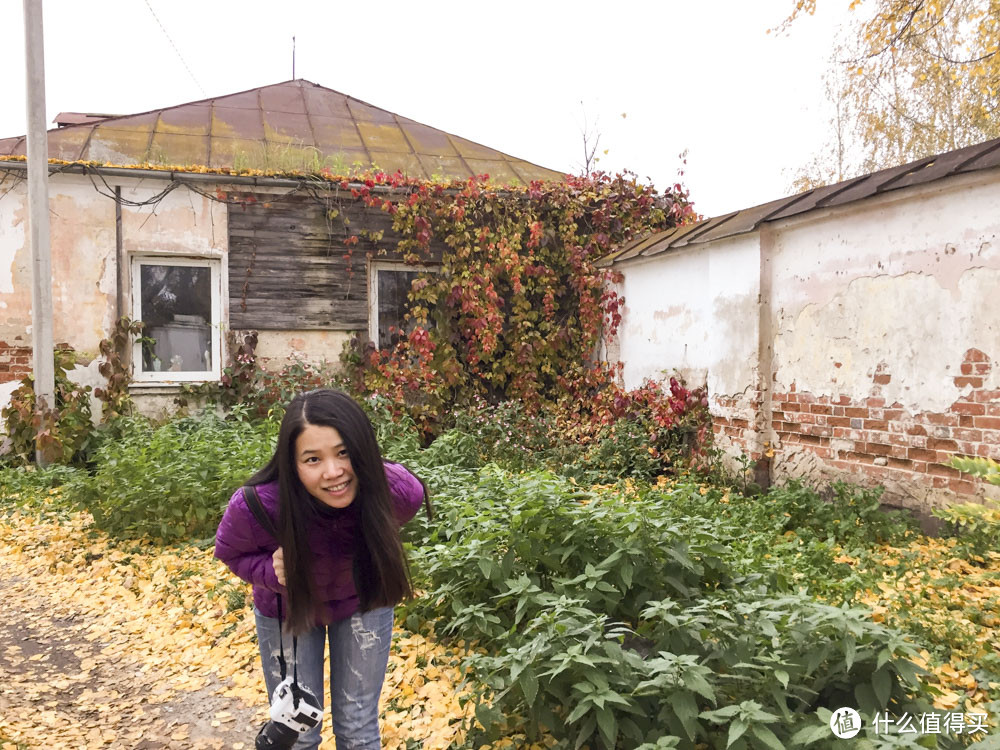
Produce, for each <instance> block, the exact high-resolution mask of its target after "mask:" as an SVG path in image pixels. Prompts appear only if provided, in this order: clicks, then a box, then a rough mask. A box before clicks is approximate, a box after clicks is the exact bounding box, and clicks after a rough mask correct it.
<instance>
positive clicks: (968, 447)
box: [955, 440, 979, 456]
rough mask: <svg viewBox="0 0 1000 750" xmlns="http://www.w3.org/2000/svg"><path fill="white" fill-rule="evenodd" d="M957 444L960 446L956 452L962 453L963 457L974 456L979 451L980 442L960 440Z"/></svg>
mask: <svg viewBox="0 0 1000 750" xmlns="http://www.w3.org/2000/svg"><path fill="white" fill-rule="evenodd" d="M956 444H957V445H958V450H956V451H955V452H956V453H961V454H962V455H963V456H974V455H976V451H977V450H979V443H978V442H975V443H970V442H967V441H965V440H958V441H956Z"/></svg>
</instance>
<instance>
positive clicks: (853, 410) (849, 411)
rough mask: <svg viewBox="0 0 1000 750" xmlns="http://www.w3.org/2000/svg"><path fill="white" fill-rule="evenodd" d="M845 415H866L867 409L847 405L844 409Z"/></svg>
mask: <svg viewBox="0 0 1000 750" xmlns="http://www.w3.org/2000/svg"><path fill="white" fill-rule="evenodd" d="M844 416H845V417H867V416H868V409H865V408H862V407H858V406H848V407H846V408H845V409H844Z"/></svg>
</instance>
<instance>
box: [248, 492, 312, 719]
mask: <svg viewBox="0 0 1000 750" xmlns="http://www.w3.org/2000/svg"><path fill="white" fill-rule="evenodd" d="M243 499H244V500H246V503H247V507H248V508H249V509H250V512H251V513H253V515H254V518H256V519H257V523H259V524H260V525H261V528H263V529H264V531H266V532H267V533H268V534H270V535H271V536H272V537H274V539H275V540H277V539H278V532H277V529H275V528H274V522H273V521H272V520H271V517H270V516H269V515H267V511H266V510H264V504H263V503H261V501H260V496H259V495H258V494H257V488H256V487H254V486H253V485H251V484H247V485H244V487H243ZM277 597H278V666H279V667H280V668H281V681H282V682H284V681H285V678H286V677H287V676H288V666H287V665H286V663H285V642H284V639H283V638H282V637H281V631H282V630H283V628H282V627H281V623H282V620H283V619H284V618H283V617H282V615H281V594H277ZM298 652H299V639H298V638H297V637H295V636H292V686H293V687H294V690H292V705H293V706H296V707H298V703H299V658H298V656H299V653H298Z"/></svg>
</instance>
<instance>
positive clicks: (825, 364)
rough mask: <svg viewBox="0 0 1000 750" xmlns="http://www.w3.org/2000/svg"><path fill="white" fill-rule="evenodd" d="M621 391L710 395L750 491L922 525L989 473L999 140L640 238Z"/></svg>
mask: <svg viewBox="0 0 1000 750" xmlns="http://www.w3.org/2000/svg"><path fill="white" fill-rule="evenodd" d="M608 262H609V263H610V264H611V265H612V266H613V267H614V268H615V269H616V270H618V271H620V272H621V273H622V275H623V276H624V281H623V283H622V284H621V288H620V289H619V291H620V292H621V293H622V294H623V295H624V297H625V309H624V311H623V316H622V317H623V320H622V324H621V328H620V330H619V339H618V342H617V347H616V350H615V351H612V352H609V356H610V357H611V358H617V359H618V360H619V361H620V362H622V363H623V364H624V379H625V384H626V385H627V386H629V387H633V386H635V385H638V384H639V383H640V382H641V381H642V380H643V379H644V378H647V377H653V378H661V377H663V373H665V372H666V373H668V374H669V373H670V372H671V371H674V370H677V371H680V372H681V373H682V374H683V375H684V376H685V377H686V378H687V379H688V381H689V382H693V383H696V384H704V383H707V387H708V390H709V393H710V410H711V412H712V418H713V421H714V428H715V431H716V437H717V440H718V444H719V445H721V446H722V447H723V448H724V449H726V450H727V451H728V452H729V453H730V454H731V455H733V454H737V455H738V454H739V453H746V454H748V455H749V456H751V457H752V458H754V459H756V460H757V467H758V476H759V479H760V480H761V481H764V482H767V481H770V480H780V479H785V478H790V477H803V478H807V479H811V480H816V481H817V483H823V484H825V483H827V482H829V481H830V480H835V479H844V480H848V481H852V482H855V483H867V484H882V485H885V487H886V490H887V491H886V494H885V496H884V497H883V501H884V502H887V503H890V504H896V505H901V506H905V507H907V508H911V509H913V510H916V511H918V512H920V513H922V514H926V513H927V512H928V511H929V510H930V509H931V508H933V507H935V506H940V505H942V504H948V503H950V502H953V501H954V500H955V499H956V498H965V500H969V499H970V498H972V499H974V498H983V497H984V496H987V495H989V494H990V493H995V491H996V489H997V488H994V487H983V486H981V485H979V484H976V483H973V482H972V481H969V479H968V478H967V477H964V476H962V475H960V474H959V472H957V471H955V470H954V469H952V468H951V467H950V466H948V465H947V462H948V461H949V460H950V458H951V457H952V456H954V455H970V456H987V457H991V458H993V459H1000V363H998V361H997V360H998V358H1000V295H998V294H997V290H998V289H1000V140H993V141H989V142H986V143H981V144H977V145H975V146H970V147H968V148H963V149H959V150H957V151H952V152H949V153H944V154H938V155H935V156H930V157H927V158H925V159H920V160H919V161H916V162H913V163H911V164H905V165H903V166H900V167H895V168H892V169H886V170H883V171H881V172H876V173H874V174H869V175H864V176H861V177H857V178H855V179H851V180H846V181H844V182H840V183H837V184H835V185H829V186H827V187H822V188H818V189H816V190H811V191H808V192H804V193H801V194H799V195H794V196H790V197H787V198H782V199H780V200H776V201H772V202H770V203H766V204H764V205H760V206H756V207H753V208H749V209H746V210H743V211H736V212H733V213H730V214H726V215H725V216H717V217H714V218H710V219H707V220H705V221H701V222H698V223H696V224H690V225H687V226H683V227H679V228H676V229H672V230H669V231H666V232H663V233H660V234H657V235H654V236H650V237H645V238H640V239H638V240H636V241H634V242H632V243H630V244H629V245H628V246H626V247H624V248H622V249H621V250H620V251H619V252H617V253H616V254H615V255H614V256H612V257H611V258H609V260H608Z"/></svg>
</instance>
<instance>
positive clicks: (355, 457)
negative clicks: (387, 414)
mask: <svg viewBox="0 0 1000 750" xmlns="http://www.w3.org/2000/svg"><path fill="white" fill-rule="evenodd" d="M248 485H249V486H248V487H244V488H241V489H240V490H237V491H236V492H235V493H234V494H233V497H232V499H231V500H230V501H229V506H228V507H227V509H226V513H225V515H224V516H223V519H222V522H221V523H220V524H219V529H218V532H217V534H216V542H215V555H216V557H218V558H219V559H220V560H222V561H223V562H224V563H226V565H228V566H229V568H230V569H231V570H232V571H233V572H234V573H236V574H237V575H238V576H240V578H243V579H244V580H246V581H249V582H251V583H252V584H253V596H254V615H255V617H256V622H257V639H258V643H259V646H260V653H261V662H262V665H263V668H264V681H265V684H266V687H267V694H268V696H274V697H275V701H277V696H278V695H279V694H280V687H279V686H280V685H282V684H284V680H285V677H286V667H285V664H284V655H283V651H284V648H283V644H282V639H281V634H282V630H283V629H284V630H287V631H289V632H290V633H292V634H293V635H294V636H295V637H296V639H295V641H293V654H294V659H295V665H294V672H293V674H294V675H295V684H296V686H299V685H300V686H301V687H302V688H305V690H306V691H308V692H309V693H311V695H312V696H313V697H315V698H316V699H317V702H318V704H319V706H320V708H322V704H323V697H322V696H323V666H324V650H325V647H326V644H327V642H329V646H330V683H331V684H330V698H331V715H332V718H333V728H334V732H335V734H336V736H337V740H338V746H339V747H349V748H357V749H359V750H363V749H367V748H378V747H380V746H381V745H380V739H379V728H378V699H379V695H380V693H381V689H382V682H383V679H384V677H385V670H386V663H387V661H388V657H389V645H390V641H391V637H392V622H393V606H394V605H395V604H396V603H397V602H399V601H401V600H402V599H405V598H408V597H409V596H411V595H412V590H411V588H410V582H409V579H408V577H407V567H406V560H405V557H404V555H403V547H402V544H401V543H400V539H399V528H400V526H401V525H402V524H403V523H405V522H406V521H408V520H410V519H411V518H412V517H413V516H414V515H415V514H416V512H417V510H418V509H419V507H420V505H421V503H425V504H426V505H427V514H428V517H430V515H431V508H430V502H429V500H428V498H427V493H426V490H425V488H424V486H423V483H422V482H421V481H420V480H419V479H418V478H417V477H416V476H414V475H413V474H412V473H411V472H410V471H409V470H408V469H406V468H405V467H403V466H401V465H399V464H393V463H386V462H385V461H383V459H382V453H381V451H380V449H379V446H378V443H377V441H376V439H375V432H374V430H373V429H372V425H371V422H369V420H368V417H367V416H366V415H365V413H364V411H362V409H361V407H360V406H358V404H357V403H355V401H354V400H353V399H352V398H351V397H350V396H348V395H346V394H344V393H340V392H338V391H331V390H316V391H310V392H309V393H304V394H301V395H299V396H296V397H295V398H294V399H293V400H292V401H291V403H290V404H289V405H288V409H287V411H286V412H285V416H284V419H283V420H282V422H281V430H280V432H279V434H278V445H277V448H276V450H275V453H274V456H273V457H272V458H271V460H270V461H269V462H268V464H267V466H265V467H264V468H263V469H261V470H260V471H259V472H257V473H256V474H255V475H254V476H253V477H251V478H250V479H249V480H248ZM254 498H256V501H257V502H256V506H255V505H254V503H255V500H254ZM258 514H260V515H258ZM283 601H287V605H288V606H287V612H285V611H283V608H282V602H283ZM285 615H287V617H285ZM283 620H284V622H283ZM274 705H275V703H272V706H274ZM272 715H273V714H272ZM321 729H322V726H321V724H317V725H316V726H315V727H313V728H312V729H309V730H308V731H306V732H303V733H302V734H301V735H300V736H299V737H298V741H297V742H296V744H295V745H294V747H295V748H298V749H305V748H318V747H319V743H320V733H321ZM258 746H260V745H258ZM265 747H270V745H265Z"/></svg>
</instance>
